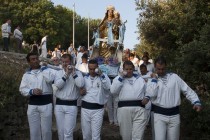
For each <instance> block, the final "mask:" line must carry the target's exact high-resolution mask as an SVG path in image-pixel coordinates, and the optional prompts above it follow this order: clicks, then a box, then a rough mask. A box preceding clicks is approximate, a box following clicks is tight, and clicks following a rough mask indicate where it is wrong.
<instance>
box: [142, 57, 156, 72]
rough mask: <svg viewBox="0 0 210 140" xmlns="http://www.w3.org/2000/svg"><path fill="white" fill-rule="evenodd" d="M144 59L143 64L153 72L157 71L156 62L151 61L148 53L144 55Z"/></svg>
mask: <svg viewBox="0 0 210 140" xmlns="http://www.w3.org/2000/svg"><path fill="white" fill-rule="evenodd" d="M142 60H143V64H144V65H146V66H147V70H148V71H151V72H154V71H155V67H154V64H153V63H150V62H149V56H148V55H144V56H143V57H142Z"/></svg>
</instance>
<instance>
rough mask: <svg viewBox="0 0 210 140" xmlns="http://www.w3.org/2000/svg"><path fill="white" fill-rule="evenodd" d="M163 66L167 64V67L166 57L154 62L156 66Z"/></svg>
mask: <svg viewBox="0 0 210 140" xmlns="http://www.w3.org/2000/svg"><path fill="white" fill-rule="evenodd" d="M157 63H158V64H161V65H163V64H165V65H166V59H165V57H164V56H162V55H161V56H158V57H157V58H156V59H155V61H154V64H155V65H156V64H157Z"/></svg>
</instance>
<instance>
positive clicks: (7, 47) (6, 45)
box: [3, 37, 9, 51]
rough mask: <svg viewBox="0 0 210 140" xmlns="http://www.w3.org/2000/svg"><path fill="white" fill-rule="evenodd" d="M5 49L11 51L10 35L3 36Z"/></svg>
mask: <svg viewBox="0 0 210 140" xmlns="http://www.w3.org/2000/svg"><path fill="white" fill-rule="evenodd" d="M3 43H4V46H3V51H9V38H8V37H4V38H3Z"/></svg>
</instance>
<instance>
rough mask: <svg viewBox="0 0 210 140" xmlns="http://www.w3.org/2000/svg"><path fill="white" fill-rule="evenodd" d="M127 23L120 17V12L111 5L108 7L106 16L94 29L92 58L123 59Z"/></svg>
mask: <svg viewBox="0 0 210 140" xmlns="http://www.w3.org/2000/svg"><path fill="white" fill-rule="evenodd" d="M125 23H126V22H122V21H121V19H120V13H119V12H118V11H116V10H115V7H114V6H112V5H110V6H108V7H107V8H106V13H105V17H104V18H103V20H102V21H101V23H100V24H99V26H98V28H97V29H95V30H94V35H93V38H95V42H94V44H93V46H94V48H93V53H92V56H91V58H97V57H100V58H101V57H102V58H104V59H110V58H113V59H114V60H116V59H117V60H118V61H119V62H121V61H122V54H123V53H122V52H123V41H124V33H125Z"/></svg>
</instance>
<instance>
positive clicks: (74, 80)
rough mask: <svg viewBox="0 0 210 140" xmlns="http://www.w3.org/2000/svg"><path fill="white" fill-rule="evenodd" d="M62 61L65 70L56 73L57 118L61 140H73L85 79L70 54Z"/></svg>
mask: <svg viewBox="0 0 210 140" xmlns="http://www.w3.org/2000/svg"><path fill="white" fill-rule="evenodd" d="M61 60H62V67H63V69H62V70H59V71H57V72H56V75H55V82H54V85H55V86H56V87H57V89H58V90H57V91H56V93H55V96H56V105H55V117H56V122H57V128H58V137H59V140H73V132H74V128H75V126H76V119H77V112H78V109H77V99H78V98H79V96H80V93H79V88H81V87H83V86H84V79H83V76H82V74H81V72H79V71H76V70H75V68H74V67H73V66H72V65H71V55H70V54H64V55H63V56H62V58H61Z"/></svg>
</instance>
